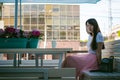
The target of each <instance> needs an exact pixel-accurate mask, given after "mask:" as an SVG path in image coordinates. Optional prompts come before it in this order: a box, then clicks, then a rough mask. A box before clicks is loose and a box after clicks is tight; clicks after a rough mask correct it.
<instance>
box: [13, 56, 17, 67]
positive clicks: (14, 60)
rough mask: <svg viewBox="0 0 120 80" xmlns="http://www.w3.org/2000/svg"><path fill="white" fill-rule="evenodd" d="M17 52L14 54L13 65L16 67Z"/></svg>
mask: <svg viewBox="0 0 120 80" xmlns="http://www.w3.org/2000/svg"><path fill="white" fill-rule="evenodd" d="M16 62H17V61H16V54H14V59H13V66H14V67H16Z"/></svg>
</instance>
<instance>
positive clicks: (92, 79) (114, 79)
mask: <svg viewBox="0 0 120 80" xmlns="http://www.w3.org/2000/svg"><path fill="white" fill-rule="evenodd" d="M84 76H85V78H84V79H83V80H120V73H119V72H112V73H107V72H89V71H84Z"/></svg>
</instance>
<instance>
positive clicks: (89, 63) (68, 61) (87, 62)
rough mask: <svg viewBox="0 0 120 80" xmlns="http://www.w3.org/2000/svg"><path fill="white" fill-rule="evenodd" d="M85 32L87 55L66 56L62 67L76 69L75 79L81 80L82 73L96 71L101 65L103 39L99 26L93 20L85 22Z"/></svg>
mask: <svg viewBox="0 0 120 80" xmlns="http://www.w3.org/2000/svg"><path fill="white" fill-rule="evenodd" d="M86 31H87V33H88V34H89V38H88V43H87V47H88V53H81V54H77V55H72V56H67V57H66V58H65V60H64V61H63V64H62V67H64V68H65V67H72V68H76V78H78V76H79V78H83V74H82V73H83V71H85V70H88V71H89V70H96V69H98V68H99V65H100V63H101V49H102V47H103V41H104V38H103V36H102V33H101V31H100V28H99V25H98V23H97V21H96V20H95V19H94V18H91V19H88V20H87V21H86Z"/></svg>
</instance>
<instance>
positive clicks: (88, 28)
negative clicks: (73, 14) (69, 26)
mask: <svg viewBox="0 0 120 80" xmlns="http://www.w3.org/2000/svg"><path fill="white" fill-rule="evenodd" d="M86 30H87V32H88V33H93V25H91V24H89V23H88V22H87V24H86Z"/></svg>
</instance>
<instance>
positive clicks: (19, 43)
mask: <svg viewBox="0 0 120 80" xmlns="http://www.w3.org/2000/svg"><path fill="white" fill-rule="evenodd" d="M26 44H27V38H26V36H25V35H24V31H23V30H21V29H15V28H13V27H6V28H5V29H4V30H3V29H0V48H26Z"/></svg>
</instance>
